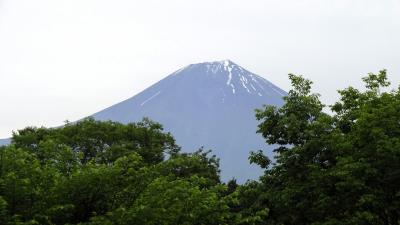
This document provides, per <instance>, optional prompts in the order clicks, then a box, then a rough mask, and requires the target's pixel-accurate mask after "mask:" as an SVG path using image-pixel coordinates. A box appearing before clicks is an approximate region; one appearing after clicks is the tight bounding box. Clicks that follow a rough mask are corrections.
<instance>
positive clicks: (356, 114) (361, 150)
mask: <svg viewBox="0 0 400 225" xmlns="http://www.w3.org/2000/svg"><path fill="white" fill-rule="evenodd" d="M290 79H291V81H292V86H293V87H294V89H293V90H291V91H290V92H289V94H288V96H286V97H285V105H284V106H283V107H281V108H279V109H278V108H276V107H272V106H266V107H265V108H264V109H263V110H258V111H257V118H258V119H259V120H260V121H261V123H260V125H259V131H258V132H259V133H261V134H262V135H263V137H265V139H266V141H267V143H269V144H276V145H278V147H277V148H276V149H275V152H276V165H274V166H273V167H272V168H271V169H268V170H266V171H265V175H264V176H263V177H261V179H260V183H259V185H260V186H261V190H262V191H260V195H259V198H258V199H257V201H264V202H266V203H265V205H263V206H260V208H263V207H268V208H269V210H270V211H269V216H268V219H266V220H265V221H263V222H260V223H259V224H315V225H317V224H318V225H319V224H400V210H399V209H400V122H399V120H400V89H398V90H393V91H391V92H382V90H383V89H384V88H385V87H387V86H388V85H389V84H390V83H389V82H388V81H387V76H386V71H384V70H383V71H380V73H379V74H372V73H371V74H369V75H368V77H365V78H364V79H363V80H364V82H365V86H366V90H365V91H359V90H357V89H355V88H352V87H349V88H347V89H345V90H341V91H339V94H340V96H341V98H340V101H338V102H337V103H335V104H334V105H333V106H331V110H332V114H327V113H324V111H323V108H324V105H323V104H322V103H321V102H320V100H319V95H317V94H313V93H311V84H312V82H311V81H309V80H306V79H304V78H303V77H301V76H295V75H290ZM251 159H252V161H253V162H256V163H258V164H259V165H260V166H261V167H264V168H265V167H266V166H265V165H266V163H265V156H264V157H263V156H260V153H257V154H256V153H253V157H251ZM261 193H262V194H261Z"/></svg>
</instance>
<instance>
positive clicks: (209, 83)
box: [92, 60, 286, 182]
mask: <svg viewBox="0 0 400 225" xmlns="http://www.w3.org/2000/svg"><path fill="white" fill-rule="evenodd" d="M285 95H286V92H285V91H283V90H282V89H280V88H279V87H277V86H275V85H274V84H272V83H271V82H269V81H268V80H266V79H264V78H262V77H261V76H258V75H256V74H254V73H251V72H249V71H248V70H246V69H244V68H242V67H241V66H239V65H237V64H235V63H233V62H232V61H230V60H223V61H216V62H205V63H199V64H191V65H188V66H186V67H184V68H181V69H179V70H178V71H176V72H174V73H172V74H170V75H169V76H167V77H166V78H164V79H162V80H161V81H159V82H157V83H156V84H154V85H152V86H151V87H149V88H147V89H145V90H144V91H142V92H141V93H139V94H137V95H135V96H133V97H131V98H129V99H127V100H125V101H123V102H120V103H118V104H115V105H113V106H111V107H109V108H107V109H104V110H102V111H100V112H97V113H95V114H93V115H92V117H93V118H95V119H97V120H112V121H118V122H122V123H129V122H137V121H140V120H141V119H142V118H143V117H148V118H150V119H151V120H154V121H157V122H159V123H161V124H162V125H163V126H164V129H165V130H166V131H168V132H171V133H172V135H173V136H174V137H175V139H176V141H177V144H178V145H180V146H181V147H182V150H183V151H186V152H193V151H195V150H198V149H199V148H200V147H202V146H203V147H204V148H205V149H211V150H213V154H215V155H216V156H217V157H218V158H220V166H221V176H222V180H224V181H227V180H228V179H231V178H233V177H234V178H236V179H237V180H238V182H244V181H246V180H247V179H256V178H258V176H259V175H261V170H260V169H258V167H256V166H253V165H250V163H249V161H248V156H249V152H250V151H252V150H253V151H254V150H259V149H263V150H271V146H267V144H266V143H265V140H264V139H263V138H262V137H261V135H259V134H257V133H256V130H257V125H258V122H257V121H256V119H255V111H254V110H255V109H256V108H261V107H262V106H263V105H275V106H278V107H279V106H281V105H282V104H283V97H284V96H285ZM265 152H266V154H267V155H269V156H270V157H271V156H272V152H271V151H265Z"/></svg>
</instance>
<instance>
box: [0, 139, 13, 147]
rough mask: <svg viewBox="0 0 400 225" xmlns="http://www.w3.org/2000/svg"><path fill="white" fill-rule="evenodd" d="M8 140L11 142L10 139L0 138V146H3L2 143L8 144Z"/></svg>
mask: <svg viewBox="0 0 400 225" xmlns="http://www.w3.org/2000/svg"><path fill="white" fill-rule="evenodd" d="M10 142H11V139H9V138H8V139H0V146H3V145H8V144H10Z"/></svg>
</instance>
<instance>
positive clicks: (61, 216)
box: [0, 70, 400, 225]
mask: <svg viewBox="0 0 400 225" xmlns="http://www.w3.org/2000/svg"><path fill="white" fill-rule="evenodd" d="M289 78H290V80H291V83H292V90H290V91H289V92H288V95H287V96H285V97H284V100H285V104H284V105H283V106H282V107H280V108H277V107H274V106H265V107H263V108H261V109H257V110H256V111H255V116H256V118H257V120H258V121H259V126H258V133H259V134H260V135H262V136H263V137H264V138H265V142H266V145H273V146H276V147H275V150H274V153H275V158H274V159H270V158H268V157H266V155H265V154H264V153H263V151H262V150H258V149H246V150H252V152H251V154H250V155H249V158H248V160H249V163H252V164H257V165H258V166H260V167H261V168H262V169H263V171H264V172H263V175H262V176H261V177H260V178H259V179H258V180H249V181H247V182H246V183H244V184H238V183H237V182H236V181H235V179H232V180H230V181H229V182H223V181H221V179H220V170H219V160H218V158H217V157H215V156H214V155H212V151H208V150H204V149H199V150H198V151H196V152H193V153H187V152H185V149H181V148H180V147H179V146H178V145H177V144H176V142H175V140H174V137H173V134H170V133H167V132H165V131H164V130H163V127H162V125H161V124H158V123H156V122H153V121H151V120H150V119H146V118H145V119H143V121H141V122H138V123H130V124H121V123H117V122H112V121H106V122H104V121H103V122H101V121H96V120H94V119H91V118H87V119H84V120H81V121H78V122H74V123H66V124H65V125H64V126H61V127H57V128H44V127H41V128H37V127H27V128H25V129H22V130H19V131H18V132H15V133H14V134H13V137H12V144H11V145H9V146H3V147H0V224H1V225H28V224H29V225H36V224H40V225H42V224H43V225H53V224H54V225H63V224H80V225H224V224H226V225H228V224H229V225H267V224H269V225H291V224H293V225H303V224H304V225H306V224H311V225H335V224H338V225H362V224H365V225H367V224H376V225H399V224H400V87H398V88H397V89H393V90H392V89H390V82H389V80H388V78H387V74H386V71H385V70H382V71H380V72H379V73H376V74H374V73H370V74H368V76H366V77H364V78H363V82H364V84H365V88H363V89H360V90H359V89H356V88H354V87H348V88H346V89H343V90H339V91H338V93H339V100H338V101H337V102H336V103H334V104H333V105H325V104H323V103H322V102H321V100H320V96H319V94H317V93H314V92H312V90H311V88H312V82H311V81H310V80H308V79H306V78H304V77H303V76H298V75H293V74H290V75H289ZM44 113H45V112H44Z"/></svg>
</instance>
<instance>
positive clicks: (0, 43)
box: [0, 0, 400, 137]
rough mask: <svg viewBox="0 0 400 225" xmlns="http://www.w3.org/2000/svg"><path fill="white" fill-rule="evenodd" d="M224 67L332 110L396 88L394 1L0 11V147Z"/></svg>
mask: <svg viewBox="0 0 400 225" xmlns="http://www.w3.org/2000/svg"><path fill="white" fill-rule="evenodd" d="M221 59H231V60H232V61H234V62H236V63H238V64H239V65H241V66H243V67H244V68H247V69H249V70H250V71H252V72H254V73H256V74H259V75H262V76H264V77H265V78H267V79H268V80H270V81H271V82H273V83H275V84H276V85H278V86H280V87H281V88H283V89H285V90H288V89H289V87H290V85H289V81H288V79H287V74H288V73H296V74H303V75H305V76H306V77H308V78H310V79H312V80H313V81H314V84H315V85H314V87H315V89H314V90H315V91H317V92H320V93H321V94H322V96H323V98H322V99H323V100H324V101H326V102H328V103H332V102H333V101H335V100H336V99H337V94H336V90H337V89H340V88H343V87H346V86H348V85H353V86H356V87H360V86H361V81H360V78H361V77H362V76H364V75H365V74H366V73H367V72H377V71H378V70H380V69H382V68H386V69H388V72H389V76H390V79H391V80H392V81H393V83H394V84H396V86H397V85H398V84H399V82H400V0H379V1H378V0H359V1H357V0H292V1H289V0H276V1H271V0H241V1H239V0H197V1H194V0H167V1H166V0H158V1H155V0H142V1H134V0H112V1H111V0H108V1H105V0H35V1H33V0H0V98H1V102H2V103H1V104H0V137H8V136H10V134H11V131H12V130H17V129H20V128H23V127H25V126H28V125H36V126H41V125H44V126H57V125H60V124H62V123H63V121H64V120H66V119H68V120H71V121H73V120H77V119H80V118H82V117H84V116H88V115H90V114H92V113H94V112H97V111H99V110H101V109H103V108H105V107H108V106H110V105H112V104H114V103H117V102H119V101H121V100H124V99H126V98H128V97H131V96H133V95H135V94H137V93H138V92H140V91H142V90H143V89H145V88H146V87H148V86H150V85H151V84H153V83H154V82H156V81H158V80H160V79H162V78H164V77H165V76H167V75H168V74H169V73H171V72H173V71H175V70H177V69H179V68H180V67H182V66H185V65H187V64H189V63H197V62H203V61H214V60H221Z"/></svg>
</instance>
